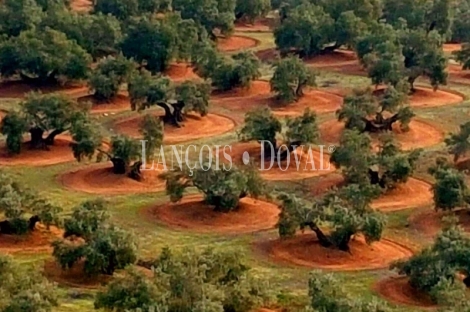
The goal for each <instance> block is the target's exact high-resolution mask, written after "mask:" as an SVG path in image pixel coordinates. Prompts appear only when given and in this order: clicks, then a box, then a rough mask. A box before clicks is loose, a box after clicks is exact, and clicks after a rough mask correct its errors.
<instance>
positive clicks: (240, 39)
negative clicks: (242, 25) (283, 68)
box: [217, 35, 259, 52]
mask: <svg viewBox="0 0 470 312" xmlns="http://www.w3.org/2000/svg"><path fill="white" fill-rule="evenodd" d="M258 44H259V42H258V40H256V39H254V38H250V37H247V36H238V35H236V36H230V37H226V38H218V39H217V48H218V49H219V50H220V51H222V52H233V51H240V50H245V49H250V48H254V47H256V46H257V45H258Z"/></svg>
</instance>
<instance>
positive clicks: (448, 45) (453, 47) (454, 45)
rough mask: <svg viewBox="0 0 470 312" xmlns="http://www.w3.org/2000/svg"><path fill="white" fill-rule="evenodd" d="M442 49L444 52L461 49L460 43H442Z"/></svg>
mask: <svg viewBox="0 0 470 312" xmlns="http://www.w3.org/2000/svg"><path fill="white" fill-rule="evenodd" d="M442 49H443V50H444V52H447V53H452V52H454V51H460V50H462V44H461V43H444V44H443V46H442Z"/></svg>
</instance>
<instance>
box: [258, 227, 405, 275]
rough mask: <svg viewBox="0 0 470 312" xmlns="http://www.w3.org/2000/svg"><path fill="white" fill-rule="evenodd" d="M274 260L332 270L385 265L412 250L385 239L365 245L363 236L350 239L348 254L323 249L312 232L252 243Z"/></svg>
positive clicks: (379, 267)
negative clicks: (257, 243)
mask: <svg viewBox="0 0 470 312" xmlns="http://www.w3.org/2000/svg"><path fill="white" fill-rule="evenodd" d="M256 248H258V249H259V248H261V250H263V251H264V252H265V253H267V254H268V256H269V258H270V259H272V260H274V261H275V262H279V263H284V264H286V263H287V264H293V265H299V266H304V267H309V268H319V269H328V270H335V271H356V270H374V269H381V268H387V267H388V266H389V265H390V263H391V262H393V261H396V260H399V259H406V258H408V257H410V256H411V255H412V254H413V252H412V250H411V249H409V248H408V247H405V246H403V245H400V244H398V243H396V242H393V241H391V240H388V239H382V240H380V241H379V242H375V243H372V245H367V244H366V243H365V241H364V239H363V238H359V237H358V238H356V239H355V240H353V241H351V243H350V248H351V253H348V252H344V251H340V250H337V249H331V248H324V247H321V246H320V244H318V241H317V239H316V237H315V235H311V234H298V235H297V236H295V237H293V238H288V239H282V240H281V239H276V240H271V241H268V242H265V243H262V244H261V245H258V246H256Z"/></svg>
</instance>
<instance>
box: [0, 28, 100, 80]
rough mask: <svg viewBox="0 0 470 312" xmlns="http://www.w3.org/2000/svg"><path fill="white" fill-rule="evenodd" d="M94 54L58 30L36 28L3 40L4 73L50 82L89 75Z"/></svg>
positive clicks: (0, 68) (0, 53)
mask: <svg viewBox="0 0 470 312" xmlns="http://www.w3.org/2000/svg"><path fill="white" fill-rule="evenodd" d="M90 62H91V58H90V56H89V55H88V53H87V52H86V51H85V50H84V49H83V48H82V47H80V46H79V45H78V44H77V43H76V42H75V41H72V40H69V39H68V38H67V36H66V35H65V34H64V33H62V32H60V31H57V30H53V29H50V28H46V29H44V30H40V29H32V30H27V31H23V32H21V33H20V35H19V36H18V37H12V38H9V39H6V40H5V39H4V40H0V74H1V75H2V76H3V77H11V76H14V75H19V76H20V77H21V78H22V79H24V80H25V81H27V82H35V83H41V84H43V83H50V82H57V81H68V80H77V79H83V78H86V76H87V72H88V65H89V64H90Z"/></svg>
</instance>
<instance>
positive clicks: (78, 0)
mask: <svg viewBox="0 0 470 312" xmlns="http://www.w3.org/2000/svg"><path fill="white" fill-rule="evenodd" d="M70 7H71V9H72V10H74V11H77V12H89V11H91V9H92V8H93V3H92V1H90V0H73V1H71V3H70Z"/></svg>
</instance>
